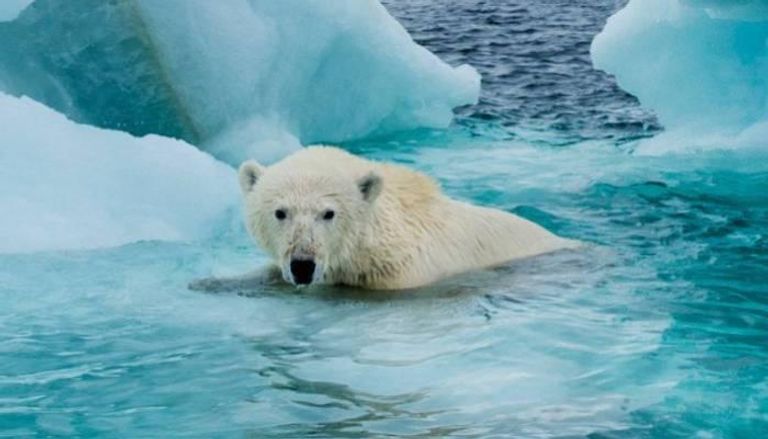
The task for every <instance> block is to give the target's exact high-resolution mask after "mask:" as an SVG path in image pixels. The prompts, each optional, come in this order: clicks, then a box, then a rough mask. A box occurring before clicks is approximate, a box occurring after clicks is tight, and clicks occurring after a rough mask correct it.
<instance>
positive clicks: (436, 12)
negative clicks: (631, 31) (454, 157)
mask: <svg viewBox="0 0 768 439" xmlns="http://www.w3.org/2000/svg"><path fill="white" fill-rule="evenodd" d="M625 3H626V2H625V1H623V0H595V1H590V0H577V1H567V0H545V1H537V2H530V1H523V0H499V1H495V0H445V1H434V0H414V1H404V0H400V1H398V0H387V1H385V2H384V4H385V5H386V6H387V8H388V9H389V11H390V12H391V13H392V14H393V15H394V16H395V17H396V18H397V19H398V20H399V21H400V22H401V23H402V24H403V25H404V26H405V27H406V28H407V29H408V31H409V32H410V33H411V35H412V36H413V38H414V39H415V40H416V41H417V42H418V43H419V44H421V45H423V46H425V47H427V48H429V49H430V50H431V51H432V52H434V53H436V54H438V55H439V56H440V57H441V58H442V59H444V60H446V61H447V62H449V63H451V64H453V65H458V64H465V63H467V64H470V65H472V66H474V67H475V68H477V69H478V71H479V72H480V73H481V74H482V76H483V87H482V94H481V98H480V103H479V105H477V106H472V107H469V108H465V109H463V110H461V111H460V112H459V114H460V117H459V123H461V124H464V125H468V126H476V125H478V124H481V125H482V124H486V123H490V124H492V125H495V126H498V127H501V128H503V133H504V134H503V135H506V136H509V137H515V136H520V135H522V134H521V132H526V131H529V130H533V131H541V132H544V133H545V134H543V135H544V136H546V137H547V139H549V140H550V141H551V142H558V143H572V142H576V141H579V140H586V139H612V140H616V141H625V140H632V139H636V138H638V137H643V136H649V135H652V134H653V133H655V132H657V131H658V130H659V128H660V127H659V124H658V122H657V121H656V119H655V118H654V116H653V114H652V113H651V112H649V111H647V110H644V109H643V108H641V107H640V106H639V104H638V102H637V100H636V99H635V98H634V97H633V96H631V95H629V94H627V93H626V92H624V91H622V90H621V89H620V88H619V87H618V86H617V85H616V83H615V81H613V79H612V78H611V77H609V76H608V75H607V74H605V73H603V72H600V71H597V70H595V69H594V68H592V60H591V58H590V56H589V46H590V44H591V43H592V38H593V37H594V36H595V34H596V33H597V32H599V31H600V30H601V29H602V27H603V25H604V24H605V20H606V18H607V17H608V16H610V15H611V14H612V13H613V12H615V11H617V10H618V9H620V8H621V7H622V6H623V5H624V4H625ZM485 128H486V127H485V126H483V129H485ZM540 135H541V134H540ZM534 136H535V135H534V134H532V135H531V137H534ZM553 136H554V139H552V137H553ZM555 139H556V140H555Z"/></svg>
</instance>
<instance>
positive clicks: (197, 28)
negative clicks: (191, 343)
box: [0, 0, 480, 164]
mask: <svg viewBox="0 0 768 439" xmlns="http://www.w3.org/2000/svg"><path fill="white" fill-rule="evenodd" d="M62 35H65V36H66V37H62ZM479 82H480V81H479V75H478V74H477V72H476V71H475V70H474V69H473V68H471V67H469V66H460V67H458V68H453V67H451V66H449V65H447V64H445V63H444V62H442V61H441V60H440V59H438V58H437V57H436V56H435V55H433V54H432V53H430V52H429V51H427V50H426V49H424V48H423V47H421V46H418V45H417V44H415V43H414V42H413V40H412V39H411V37H410V36H409V35H408V33H407V32H406V30H405V29H404V28H403V27H402V26H401V25H400V24H399V23H398V22H397V21H396V20H395V19H393V18H392V17H391V16H390V15H389V14H388V13H387V11H386V9H384V7H383V6H382V5H381V4H380V3H379V2H378V1H377V0H340V1H334V2H331V3H329V2H327V1H324V0H281V1H279V2H276V1H273V0H232V1H228V2H226V3H222V2H211V1H207V0H165V1H148V0H120V1H113V2H64V1H55V0H37V1H36V2H35V3H33V4H32V5H31V6H29V7H28V8H27V9H26V10H24V12H23V13H22V14H21V16H20V17H19V18H18V19H16V20H15V21H12V22H7V23H0V90H5V91H6V92H8V93H11V94H13V95H22V94H24V95H28V96H30V97H32V98H34V99H36V100H39V101H41V102H44V103H45V104H47V105H49V106H51V107H53V108H55V109H56V110H59V111H61V112H63V113H65V114H67V115H68V116H69V117H70V118H72V119H74V120H76V121H79V122H85V123H89V124H93V125H96V126H100V127H104V128H113V129H120V130H124V131H127V132H129V133H132V134H134V135H143V134H149V133H154V134H161V135H166V136H170V137H176V138H180V139H183V140H185V141H187V142H189V143H191V144H194V145H197V146H200V147H201V148H202V149H204V150H207V151H209V152H210V153H211V154H213V155H214V156H215V157H217V158H219V159H221V160H224V161H227V162H229V163H231V164H239V163H240V162H242V161H243V160H244V159H246V158H252V157H257V158H259V159H262V160H266V161H269V160H274V159H275V158H278V157H280V156H282V155H285V154H286V153H287V152H290V151H291V150H292V149H294V148H298V147H299V146H300V144H309V143H315V142H321V141H324V142H340V141H346V140H351V139H356V138H361V137H365V136H368V135H371V134H377V133H387V132H392V131H398V130H404V129H411V128H416V127H445V126H447V125H448V124H449V123H450V121H451V119H452V109H453V108H454V107H456V106H460V105H464V104H471V103H473V102H475V101H476V100H477V97H478V93H479Z"/></svg>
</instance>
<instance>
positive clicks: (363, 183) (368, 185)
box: [357, 172, 383, 203]
mask: <svg viewBox="0 0 768 439" xmlns="http://www.w3.org/2000/svg"><path fill="white" fill-rule="evenodd" d="M382 184H383V183H382V181H381V177H379V176H378V175H376V174H374V173H373V172H370V173H368V174H366V175H365V177H363V178H361V179H359V180H357V187H358V189H360V193H361V194H363V200H365V201H368V202H369V203H372V202H373V201H374V200H375V199H376V197H378V196H379V194H380V193H381V186H382Z"/></svg>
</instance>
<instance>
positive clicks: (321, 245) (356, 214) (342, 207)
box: [239, 161, 382, 285]
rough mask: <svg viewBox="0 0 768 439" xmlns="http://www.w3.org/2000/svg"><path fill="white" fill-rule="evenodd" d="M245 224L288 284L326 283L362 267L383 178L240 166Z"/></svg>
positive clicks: (290, 167) (284, 165)
mask: <svg viewBox="0 0 768 439" xmlns="http://www.w3.org/2000/svg"><path fill="white" fill-rule="evenodd" d="M239 179H240V187H241V188H242V191H243V199H244V211H245V223H246V227H247V228H248V231H249V232H250V234H251V236H253V237H254V239H255V240H256V241H257V242H258V243H259V244H260V245H261V246H262V247H263V248H264V250H266V251H267V252H268V253H269V254H270V256H271V257H272V258H273V259H274V261H275V262H276V263H277V264H278V265H279V267H280V269H281V271H282V275H283V278H284V279H285V281H286V282H289V283H291V284H294V285H309V284H312V283H323V282H324V281H325V280H326V279H328V277H329V276H327V274H328V272H329V271H332V270H339V269H343V268H344V267H346V266H349V265H350V264H355V263H357V262H356V261H354V259H355V257H356V249H357V248H359V246H360V243H361V239H364V237H365V236H366V230H367V229H368V228H369V227H370V222H371V221H372V213H373V210H374V209H373V207H374V204H375V202H376V198H377V197H378V195H379V193H380V192H381V187H382V181H381V178H380V177H379V176H378V175H377V174H376V173H375V172H372V171H368V172H364V173H360V175H354V173H350V172H334V171H331V170H329V169H326V168H317V167H315V166H313V167H307V166H294V165H292V164H291V163H290V162H285V161H284V162H280V163H277V164H275V165H272V166H270V167H264V166H262V165H260V164H259V163H257V162H255V161H247V162H245V163H243V164H242V165H241V166H240V171H239Z"/></svg>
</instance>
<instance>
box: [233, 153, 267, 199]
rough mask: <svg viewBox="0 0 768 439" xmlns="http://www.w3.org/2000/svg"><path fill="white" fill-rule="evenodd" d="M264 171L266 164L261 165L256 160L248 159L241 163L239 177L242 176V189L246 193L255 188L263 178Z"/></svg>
mask: <svg viewBox="0 0 768 439" xmlns="http://www.w3.org/2000/svg"><path fill="white" fill-rule="evenodd" d="M263 173H264V166H261V165H260V164H259V162H257V161H255V160H248V161H247V162H244V163H243V164H242V165H240V171H239V174H240V175H239V177H240V189H242V190H243V193H244V194H247V193H248V192H250V191H252V190H253V186H254V185H255V184H256V182H257V181H259V178H261V174H263Z"/></svg>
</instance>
